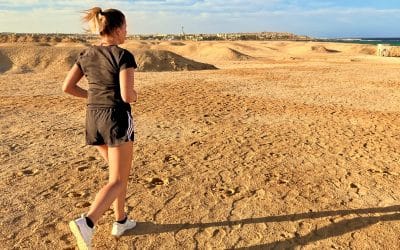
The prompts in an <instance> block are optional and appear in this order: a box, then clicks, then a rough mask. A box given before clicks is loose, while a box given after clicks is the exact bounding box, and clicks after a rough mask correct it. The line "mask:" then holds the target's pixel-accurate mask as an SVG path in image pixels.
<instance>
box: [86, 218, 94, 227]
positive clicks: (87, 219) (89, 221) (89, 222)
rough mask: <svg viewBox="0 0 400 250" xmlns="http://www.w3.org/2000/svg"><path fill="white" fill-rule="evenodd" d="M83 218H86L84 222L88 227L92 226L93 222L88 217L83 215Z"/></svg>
mask: <svg viewBox="0 0 400 250" xmlns="http://www.w3.org/2000/svg"><path fill="white" fill-rule="evenodd" d="M85 220H86V224H87V225H88V227H90V228H93V227H94V223H93V221H92V220H91V219H90V218H89V217H85Z"/></svg>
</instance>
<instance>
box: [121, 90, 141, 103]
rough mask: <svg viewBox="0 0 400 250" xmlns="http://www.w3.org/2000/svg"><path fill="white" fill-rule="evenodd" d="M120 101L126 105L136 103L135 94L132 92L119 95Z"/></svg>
mask: <svg viewBox="0 0 400 250" xmlns="http://www.w3.org/2000/svg"><path fill="white" fill-rule="evenodd" d="M121 97H122V100H123V101H124V102H126V103H132V102H136V101H137V93H136V91H135V90H133V91H132V92H131V93H126V94H123V95H121Z"/></svg>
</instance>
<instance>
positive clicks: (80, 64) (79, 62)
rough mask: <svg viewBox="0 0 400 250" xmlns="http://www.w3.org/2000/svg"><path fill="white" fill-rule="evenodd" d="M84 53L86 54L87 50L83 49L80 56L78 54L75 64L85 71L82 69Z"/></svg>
mask: <svg viewBox="0 0 400 250" xmlns="http://www.w3.org/2000/svg"><path fill="white" fill-rule="evenodd" d="M83 54H85V51H81V52H80V53H79V54H78V56H77V58H76V60H75V64H76V65H77V66H78V67H79V69H80V70H81V71H82V72H83V70H82V56H83Z"/></svg>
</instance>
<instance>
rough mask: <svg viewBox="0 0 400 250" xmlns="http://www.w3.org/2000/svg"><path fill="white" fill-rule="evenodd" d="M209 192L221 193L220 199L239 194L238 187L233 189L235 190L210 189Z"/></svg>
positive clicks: (226, 188)
mask: <svg viewBox="0 0 400 250" xmlns="http://www.w3.org/2000/svg"><path fill="white" fill-rule="evenodd" d="M211 190H212V191H213V192H218V193H221V197H222V198H226V197H229V196H234V195H235V194H238V193H240V187H235V188H228V187H220V188H217V187H212V188H211Z"/></svg>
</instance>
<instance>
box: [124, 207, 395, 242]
mask: <svg viewBox="0 0 400 250" xmlns="http://www.w3.org/2000/svg"><path fill="white" fill-rule="evenodd" d="M377 213H379V214H384V215H378V216H377V215H367V214H377ZM346 215H356V216H357V217H356V218H351V219H344V220H341V221H339V222H333V223H331V224H330V225H328V226H325V227H322V228H319V229H317V230H314V231H312V232H310V233H309V234H307V235H304V236H296V237H293V238H290V239H286V240H283V241H277V242H272V243H268V244H265V245H257V246H251V247H246V249H271V248H272V249H274V248H276V249H285V248H286V249H291V248H294V247H295V246H301V245H306V244H308V243H310V242H314V241H319V240H323V239H327V238H330V237H335V236H339V235H343V234H345V233H348V232H352V231H356V230H359V229H361V228H364V227H368V226H370V225H373V224H375V223H378V222H380V221H395V220H400V205H395V206H389V207H381V208H362V209H353V210H336V211H320V212H307V213H299V214H289V215H276V216H267V217H261V218H250V219H242V220H236V221H222V222H210V223H194V224H190V223H187V224H154V223H152V222H138V223H137V226H136V228H135V229H133V230H130V231H128V232H126V234H125V235H126V236H127V235H146V234H160V233H167V232H178V231H180V230H184V229H192V228H208V227H223V226H234V225H245V224H257V223H268V222H284V221H297V220H303V219H317V218H322V217H330V216H346Z"/></svg>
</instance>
